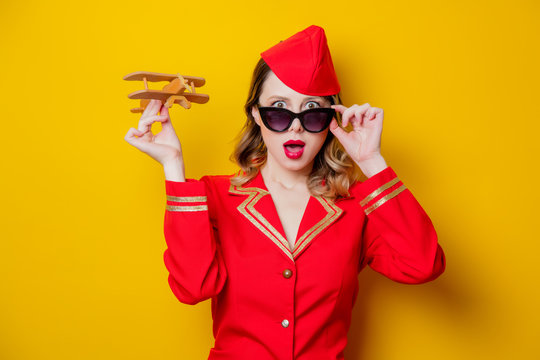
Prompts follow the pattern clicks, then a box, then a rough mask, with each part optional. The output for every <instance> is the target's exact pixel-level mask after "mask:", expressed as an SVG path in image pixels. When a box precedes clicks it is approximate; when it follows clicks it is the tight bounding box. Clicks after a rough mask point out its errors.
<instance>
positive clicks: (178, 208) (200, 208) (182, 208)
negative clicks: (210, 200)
mask: <svg viewBox="0 0 540 360" xmlns="http://www.w3.org/2000/svg"><path fill="white" fill-rule="evenodd" d="M167 210H169V211H181V212H188V211H207V210H208V206H207V205H195V206H175V205H167Z"/></svg>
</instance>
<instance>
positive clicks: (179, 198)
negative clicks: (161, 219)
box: [167, 195, 207, 202]
mask: <svg viewBox="0 0 540 360" xmlns="http://www.w3.org/2000/svg"><path fill="white" fill-rule="evenodd" d="M206 200H207V199H206V196H171V195H167V201H176V202H206Z"/></svg>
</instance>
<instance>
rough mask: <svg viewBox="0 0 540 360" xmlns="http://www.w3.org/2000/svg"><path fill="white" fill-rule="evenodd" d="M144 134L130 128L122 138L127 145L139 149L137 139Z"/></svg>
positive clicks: (139, 141) (138, 140)
mask: <svg viewBox="0 0 540 360" xmlns="http://www.w3.org/2000/svg"><path fill="white" fill-rule="evenodd" d="M143 135H144V133H143V132H142V131H139V130H137V129H135V128H130V129H129V130H128V132H127V133H126V136H124V140H126V141H127V142H128V143H129V144H131V145H133V146H135V147H136V148H139V146H140V143H141V141H142V140H141V139H140V138H138V136H139V137H140V136H143Z"/></svg>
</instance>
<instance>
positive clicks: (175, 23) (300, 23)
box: [0, 0, 540, 360]
mask: <svg viewBox="0 0 540 360" xmlns="http://www.w3.org/2000/svg"><path fill="white" fill-rule="evenodd" d="M539 7H540V6H539V5H538V2H536V1H532V0H531V1H516V0H514V1H472V2H471V1H464V0H459V1H403V2H398V1H377V2H375V1H373V2H363V1H351V2H344V1H330V2H323V1H314V0H310V1H295V2H286V1H272V2H257V1H252V2H221V1H220V2H217V1H211V2H209V1H200V2H198V1H188V2H185V1H154V2H149V1H102V0H96V1H91V2H84V3H79V2H74V1H49V2H38V1H20V2H17V1H14V0H9V1H3V2H2V3H1V4H0V30H1V36H0V51H1V53H0V54H1V57H0V65H1V67H0V71H1V77H0V95H1V102H2V107H1V110H0V111H1V114H2V116H1V118H2V124H1V125H2V130H3V131H2V135H1V137H0V144H1V145H0V146H1V149H0V150H1V153H2V176H1V177H0V189H1V191H2V194H1V204H2V214H1V217H0V222H1V223H0V225H1V229H2V240H1V242H0V254H1V259H0V274H1V278H2V283H1V290H0V358H1V359H6V360H18V359H162V360H164V359H205V358H206V357H207V355H208V350H209V348H210V347H211V346H212V345H213V338H212V332H211V317H210V301H205V302H203V303H199V304H197V305H195V306H189V305H185V304H181V303H179V302H178V301H177V300H176V298H175V297H174V295H173V294H172V292H171V291H170V290H169V288H168V284H167V272H166V269H165V266H164V264H163V259H162V256H163V251H164V249H165V241H164V238H163V216H164V211H165V210H164V208H165V187H164V175H163V171H162V167H161V166H160V165H159V164H158V163H157V162H155V161H154V160H153V159H151V158H150V157H148V156H147V155H145V154H143V153H142V152H140V151H138V150H137V149H136V148H134V147H132V146H131V145H129V144H128V143H127V142H125V141H124V135H125V134H126V132H127V130H128V129H129V128H130V127H136V124H137V121H138V118H139V116H140V115H137V114H132V113H130V112H129V109H130V108H132V107H135V106H137V104H138V101H135V100H130V99H128V98H127V94H128V93H130V92H132V91H135V90H138V89H140V88H141V84H142V83H138V82H127V81H123V80H122V77H123V76H124V75H126V74H128V73H130V72H134V71H140V70H145V71H157V72H165V73H175V72H180V73H182V74H185V75H193V76H202V77H204V78H206V80H207V84H206V85H205V86H204V88H201V92H203V91H202V90H203V89H204V92H206V93H208V94H209V95H210V101H209V103H208V104H206V105H197V104H194V105H193V107H192V109H191V110H189V111H187V110H185V109H183V108H180V107H179V106H176V107H175V108H173V109H171V116H172V118H173V122H174V125H175V127H176V130H177V132H178V135H179V137H180V140H181V142H182V145H183V149H184V154H185V162H186V171H187V176H188V177H191V178H199V177H200V176H202V175H204V174H229V173H232V172H233V171H235V170H236V167H235V166H234V165H233V164H232V163H230V162H229V161H228V155H229V153H230V152H231V150H232V147H233V139H234V136H235V135H236V134H237V132H238V131H239V130H240V128H241V126H242V124H243V122H244V114H243V110H242V107H243V104H244V101H245V99H246V96H247V90H248V85H249V80H250V76H251V72H252V69H253V67H254V65H255V63H256V62H257V60H258V57H259V53H260V52H261V51H263V50H265V49H267V48H268V47H270V46H272V45H274V44H275V43H277V42H278V41H279V40H282V39H285V38H287V37H289V36H290V35H292V34H293V33H295V32H297V31H300V30H302V29H303V28H305V27H307V26H309V25H311V24H316V25H320V26H323V27H324V28H325V30H326V35H327V37H328V41H329V46H330V50H331V52H332V56H333V59H334V64H335V67H336V71H337V73H338V77H339V79H340V82H341V85H342V94H343V100H344V103H345V105H347V106H350V105H352V104H354V103H357V104H363V103H365V102H369V103H370V105H371V106H376V107H380V108H383V109H384V113H385V125H384V132H383V149H382V150H383V155H384V156H385V158H386V160H387V162H388V163H389V165H391V166H392V167H393V168H394V169H395V170H396V172H397V173H398V175H399V176H400V178H401V179H402V180H403V181H404V183H405V184H406V186H407V187H408V188H409V189H411V191H412V192H413V193H414V194H415V196H416V197H417V199H418V200H419V201H420V203H421V204H422V205H423V207H424V208H425V209H426V211H427V212H428V214H429V215H430V216H431V218H432V220H433V222H434V224H435V226H436V228H437V230H438V233H439V236H440V243H441V245H442V246H443V249H444V250H445V253H446V256H447V270H446V272H445V273H444V274H443V275H442V276H441V277H440V278H439V279H437V280H435V281H434V282H431V283H427V284H424V285H420V286H414V285H402V284H398V283H394V282H392V281H390V280H388V279H387V278H385V277H383V276H382V275H380V274H378V273H375V272H374V271H373V270H371V269H369V268H368V269H366V270H365V271H364V272H362V273H361V274H360V276H359V280H360V292H359V295H358V302H357V303H356V306H355V309H354V318H353V325H352V328H351V331H350V334H349V341H350V342H349V345H348V347H347V350H346V356H347V359H350V360H356V359H369V360H392V359H396V360H398V359H399V360H402V359H415V360H420V359H508V358H514V359H537V358H538V354H539V353H540V346H539V345H538V339H539V338H540V325H539V322H540V317H539V311H538V306H539V300H540V296H539V287H538V283H539V281H538V274H539V271H538V268H537V267H538V260H539V259H538V253H539V251H540V245H539V240H540V239H539V236H538V231H537V228H538V226H539V221H538V215H539V214H538V210H537V209H538V200H539V197H538V189H537V188H538V185H537V181H538V160H537V159H538V155H539V149H538V143H539V140H538V129H539V126H538V122H539V120H540V117H539V115H540V114H539V113H540V111H539V108H538V102H539V101H538V99H539V95H540V94H539V90H538V84H539V80H540V76H539V70H538V64H540V59H539V44H540V42H539V36H538V35H539V33H540V31H539V30H540V29H539V25H538V24H539V22H538V19H539ZM153 84H154V85H153V86H154V87H155V86H158V88H161V86H162V85H163V84H160V83H153ZM156 84H157V85H156ZM159 129H160V125H159V124H156V125H155V126H154V132H156V131H159ZM239 321H241V319H239Z"/></svg>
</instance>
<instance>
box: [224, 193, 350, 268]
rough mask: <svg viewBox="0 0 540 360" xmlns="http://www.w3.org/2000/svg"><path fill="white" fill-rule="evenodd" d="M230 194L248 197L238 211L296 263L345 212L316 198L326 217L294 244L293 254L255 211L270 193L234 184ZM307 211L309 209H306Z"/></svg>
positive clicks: (279, 236)
mask: <svg viewBox="0 0 540 360" xmlns="http://www.w3.org/2000/svg"><path fill="white" fill-rule="evenodd" d="M229 192H231V193H233V194H238V195H248V197H247V198H246V199H245V200H244V201H243V202H242V203H241V204H240V205H238V207H237V209H238V211H240V213H241V214H242V215H244V216H245V217H246V218H247V219H248V220H249V221H250V222H251V223H252V224H253V225H254V226H255V227H257V229H259V230H260V231H261V232H262V233H263V234H264V235H266V236H267V237H268V238H269V239H270V240H272V242H273V243H274V244H276V245H277V246H278V247H279V248H280V249H281V250H282V251H283V252H284V253H285V255H287V257H289V259H291V260H292V261H294V258H295V257H296V256H297V255H298V254H300V252H301V251H302V250H303V249H304V248H305V247H306V246H307V245H308V244H309V243H310V242H311V241H312V240H313V239H314V238H315V236H317V235H318V234H319V233H320V232H322V231H323V230H324V229H326V228H327V227H328V226H330V224H331V223H332V222H334V220H335V219H337V218H338V217H339V216H340V215H341V213H342V212H343V210H342V209H341V208H339V207H338V206H336V205H335V204H332V203H331V202H328V201H327V200H326V199H324V198H323V197H321V196H314V198H315V199H317V201H319V203H320V204H321V205H322V206H323V208H324V209H325V210H326V212H327V214H326V216H325V217H324V218H323V219H321V220H320V221H319V222H318V223H317V224H315V225H313V226H312V227H311V228H310V229H308V230H307V231H306V232H305V233H304V234H303V235H302V237H300V238H299V239H298V240H297V241H296V242H295V244H294V250H293V251H292V252H291V249H290V247H289V242H288V241H287V239H285V237H284V236H283V235H282V234H281V233H280V232H279V231H277V230H276V228H275V227H274V226H272V224H270V222H269V221H268V220H267V219H266V218H265V217H264V215H262V214H261V213H260V212H258V211H257V210H256V209H255V204H257V202H258V201H259V200H260V199H261V198H262V197H263V196H265V195H269V194H270V193H269V192H268V191H267V190H264V189H261V188H258V187H249V188H244V187H237V186H235V185H233V184H231V186H230V187H229ZM246 209H247V210H249V212H248V211H247V210H246ZM306 210H307V207H306ZM304 216H305V214H304ZM299 230H300V229H299Z"/></svg>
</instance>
